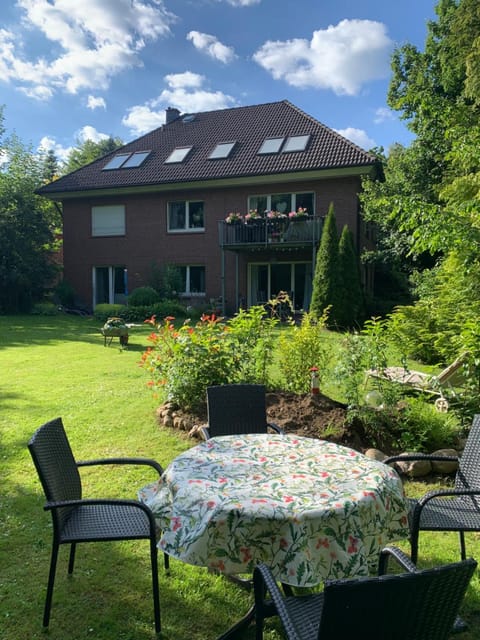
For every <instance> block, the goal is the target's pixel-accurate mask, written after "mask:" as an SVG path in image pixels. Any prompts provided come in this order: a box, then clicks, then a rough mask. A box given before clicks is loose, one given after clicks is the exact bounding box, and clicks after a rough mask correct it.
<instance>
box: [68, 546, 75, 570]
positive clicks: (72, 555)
mask: <svg viewBox="0 0 480 640" xmlns="http://www.w3.org/2000/svg"><path fill="white" fill-rule="evenodd" d="M76 548H77V545H76V543H75V542H72V544H71V545H70V555H69V558H68V575H72V573H73V565H74V564H75V550H76Z"/></svg>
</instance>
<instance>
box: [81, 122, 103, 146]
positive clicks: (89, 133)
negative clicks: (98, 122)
mask: <svg viewBox="0 0 480 640" xmlns="http://www.w3.org/2000/svg"><path fill="white" fill-rule="evenodd" d="M109 137H110V136H108V135H107V134H106V133H101V132H100V131H97V130H96V129H95V127H92V126H90V125H89V124H87V125H85V126H84V127H82V128H81V129H79V130H78V131H77V132H76V133H75V138H76V139H77V140H78V141H79V142H85V141H86V140H91V141H92V142H100V140H106V139H107V138H109Z"/></svg>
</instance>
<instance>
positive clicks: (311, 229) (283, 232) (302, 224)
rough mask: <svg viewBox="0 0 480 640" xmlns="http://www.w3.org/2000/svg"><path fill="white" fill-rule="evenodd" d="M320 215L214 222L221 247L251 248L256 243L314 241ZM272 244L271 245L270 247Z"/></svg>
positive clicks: (299, 246) (309, 243) (312, 242)
mask: <svg viewBox="0 0 480 640" xmlns="http://www.w3.org/2000/svg"><path fill="white" fill-rule="evenodd" d="M322 224H323V219H322V218H320V217H319V216H308V217H306V218H290V219H289V218H287V219H283V218H279V219H277V220H275V219H266V218H259V219H258V220H254V221H249V222H233V223H228V222H225V221H224V220H221V221H220V222H219V223H218V237H219V241H220V246H221V247H224V248H232V249H233V248H237V249H240V248H242V247H243V248H245V249H247V248H254V247H259V246H268V247H270V246H271V245H274V246H276V245H282V246H290V247H291V246H297V247H298V248H301V247H302V246H308V245H312V244H317V243H318V242H319V241H320V236H321V233H322ZM274 246H272V248H274Z"/></svg>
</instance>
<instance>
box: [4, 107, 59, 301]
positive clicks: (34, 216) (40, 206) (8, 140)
mask: <svg viewBox="0 0 480 640" xmlns="http://www.w3.org/2000/svg"><path fill="white" fill-rule="evenodd" d="M3 122H4V117H3V108H0V160H1V170H0V313H7V312H16V311H27V310H28V309H29V308H30V306H31V305H32V303H33V302H35V301H36V300H40V299H41V298H42V296H43V293H44V289H45V287H46V285H47V284H48V283H49V282H51V280H52V277H53V275H54V273H55V266H54V263H53V261H52V251H53V250H54V248H55V234H56V231H57V230H58V228H59V225H60V216H59V213H58V211H57V210H56V209H55V208H54V207H53V206H52V204H51V203H49V202H47V201H46V200H45V199H44V198H40V197H39V196H37V195H35V189H37V188H38V187H39V186H40V185H41V184H42V183H43V182H44V181H45V166H46V164H45V158H44V157H43V156H38V155H35V154H34V153H33V152H32V150H31V149H29V148H27V147H25V146H24V145H23V144H22V143H21V141H20V140H19V139H18V137H17V136H16V135H15V134H13V135H10V136H8V137H5V127H4V124H3Z"/></svg>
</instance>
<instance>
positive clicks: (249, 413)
mask: <svg viewBox="0 0 480 640" xmlns="http://www.w3.org/2000/svg"><path fill="white" fill-rule="evenodd" d="M207 410H208V425H206V426H203V427H201V432H202V435H203V437H204V438H205V440H208V439H209V438H213V437H214V436H227V435H235V434H239V433H266V432H267V429H268V427H270V428H271V429H273V430H274V431H276V432H277V433H283V431H282V429H280V427H279V426H278V425H276V424H275V423H273V422H267V410H266V405H265V387H264V385H262V384H223V385H215V386H211V387H208V388H207Z"/></svg>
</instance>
